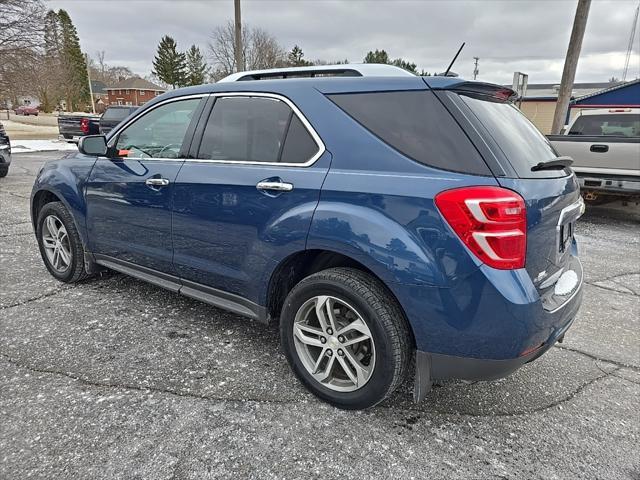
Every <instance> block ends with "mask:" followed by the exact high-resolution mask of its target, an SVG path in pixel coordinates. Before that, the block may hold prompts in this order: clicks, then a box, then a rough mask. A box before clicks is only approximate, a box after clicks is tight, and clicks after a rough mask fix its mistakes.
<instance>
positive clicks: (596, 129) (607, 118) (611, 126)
mask: <svg viewBox="0 0 640 480" xmlns="http://www.w3.org/2000/svg"><path fill="white" fill-rule="evenodd" d="M569 135H587V136H594V137H599V136H603V135H608V136H612V137H640V114H624V113H618V114H603V115H582V116H580V117H578V118H576V121H575V122H574V123H573V125H572V126H571V130H569Z"/></svg>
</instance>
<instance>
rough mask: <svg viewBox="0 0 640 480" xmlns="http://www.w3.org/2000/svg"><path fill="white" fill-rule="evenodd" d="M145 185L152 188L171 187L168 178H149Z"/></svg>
mask: <svg viewBox="0 0 640 480" xmlns="http://www.w3.org/2000/svg"><path fill="white" fill-rule="evenodd" d="M144 183H145V184H146V185H149V186H150V187H166V186H167V185H169V180H167V179H166V178H157V177H156V178H147V179H146V180H145V181H144Z"/></svg>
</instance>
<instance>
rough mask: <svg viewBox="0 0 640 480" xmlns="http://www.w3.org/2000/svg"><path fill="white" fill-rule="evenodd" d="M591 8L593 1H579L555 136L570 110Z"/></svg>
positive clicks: (560, 92)
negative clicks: (572, 91)
mask: <svg viewBox="0 0 640 480" xmlns="http://www.w3.org/2000/svg"><path fill="white" fill-rule="evenodd" d="M590 6H591V0H578V7H577V8H576V16H575V18H574V20H573V29H572V30H571V38H569V48H567V57H566V58H565V60H564V69H563V70H562V81H561V82H560V90H559V91H558V103H557V104H556V111H555V113H554V115H553V126H552V127H551V133H552V134H554V135H557V134H558V133H560V130H562V127H563V126H564V123H565V120H566V118H567V110H568V109H569V101H570V100H571V90H572V89H573V81H574V80H575V78H576V69H577V68H578V58H579V57H580V49H581V48H582V39H583V38H584V31H585V30H586V28H587V18H588V17H589V7H590Z"/></svg>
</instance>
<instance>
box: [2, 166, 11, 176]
mask: <svg viewBox="0 0 640 480" xmlns="http://www.w3.org/2000/svg"><path fill="white" fill-rule="evenodd" d="M8 173H9V165H0V178H3V177H6V176H7V174H8Z"/></svg>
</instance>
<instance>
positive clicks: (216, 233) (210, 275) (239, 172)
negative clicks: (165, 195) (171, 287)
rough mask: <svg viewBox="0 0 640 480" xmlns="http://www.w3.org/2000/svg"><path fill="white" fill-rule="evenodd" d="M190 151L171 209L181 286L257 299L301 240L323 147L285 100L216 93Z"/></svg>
mask: <svg viewBox="0 0 640 480" xmlns="http://www.w3.org/2000/svg"><path fill="white" fill-rule="evenodd" d="M190 155H191V157H192V159H189V160H187V161H186V162H185V164H184V166H183V167H182V169H181V170H180V173H179V175H178V178H177V179H176V184H175V199H174V209H173V244H174V265H175V268H176V270H177V271H178V273H179V275H180V277H181V280H182V282H183V284H184V287H183V288H182V290H181V291H182V292H183V293H185V294H187V295H191V296H194V297H198V296H201V294H202V292H204V293H205V294H210V295H215V296H222V295H223V293H222V291H223V292H228V293H231V294H235V295H239V296H241V297H243V298H245V299H249V300H250V301H252V302H258V298H257V296H258V291H259V289H258V286H259V285H263V284H265V283H266V282H268V279H269V275H270V273H271V271H272V270H273V268H275V266H276V265H277V263H278V262H279V261H280V260H281V259H283V258H285V257H286V256H288V255H289V254H290V253H292V252H294V251H297V250H300V249H303V248H304V247H305V243H306V237H307V233H308V230H309V225H310V222H311V217H312V215H313V212H314V209H315V207H316V205H317V203H318V199H319V195H320V188H321V186H322V183H323V181H324V178H325V176H326V173H327V171H328V169H329V165H330V161H331V155H330V154H329V152H326V151H325V148H324V145H323V143H322V141H321V140H320V138H319V137H318V135H317V134H316V133H315V131H314V130H313V129H312V127H311V126H310V125H309V123H308V122H307V121H306V119H305V118H304V117H303V115H302V114H301V113H300V112H299V110H298V109H297V108H296V107H295V106H294V104H293V103H292V102H291V101H290V100H288V99H286V98H284V97H282V96H279V95H275V94H264V93H261V94H257V93H251V94H249V93H246V94H245V93H228V94H219V95H216V96H215V101H214V104H213V106H212V108H211V110H210V111H209V112H205V114H204V115H203V116H202V121H201V122H200V125H199V126H198V128H197V131H196V139H194V142H193V146H192V150H191V152H190ZM232 300H233V301H235V302H236V303H237V300H238V299H237V298H233V299H232ZM243 313H245V314H247V312H243ZM249 314H250V313H249Z"/></svg>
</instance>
